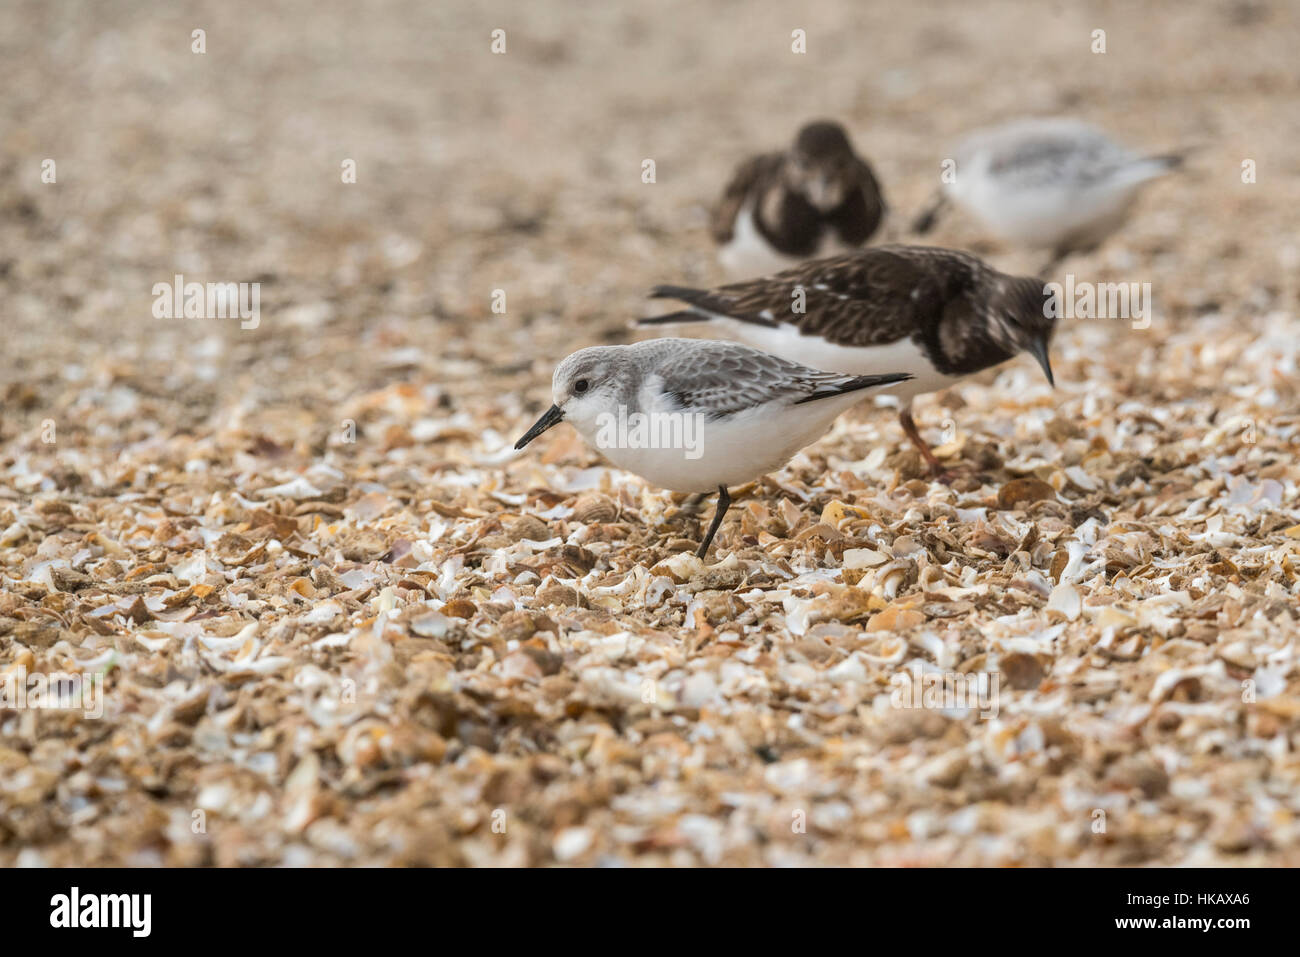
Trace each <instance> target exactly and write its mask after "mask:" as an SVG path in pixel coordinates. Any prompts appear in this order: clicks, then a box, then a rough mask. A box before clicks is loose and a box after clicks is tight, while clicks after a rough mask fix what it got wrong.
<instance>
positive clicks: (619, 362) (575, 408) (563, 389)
mask: <svg viewBox="0 0 1300 957" xmlns="http://www.w3.org/2000/svg"><path fill="white" fill-rule="evenodd" d="M625 348H626V346H593V347H592V348H590V349H581V350H579V351H578V352H575V353H573V355H571V356H569V357H568V358H566V359H565V360H564V361H563V362H561V363H560V364H559V365H558V366H556V367H555V375H554V376H553V377H552V379H551V396H552V398H553V400H554V402H555V404H554V405H552V406H551V407H550V408H549V409H547V410H546V411H545V412H543V413H542V417H541V418H540V419H538V420H537V421H536V422H535V423H534V424H533V427H532V428H531V429H529V430H528V431H527V432H525V433H524V435H523V437H522V438H520V440H519V441H518V442H516V443H515V448H516V449H522V448H523V447H524V446H525V445H527V444H528V443H529V442H531V441H532V440H533V439H535V438H537V437H538V436H539V435H541V434H542V433H543V432H545V431H546V430H547V429H549V428H551V427H552V426H554V425H558V424H559V423H560V422H562V421H564V420H566V419H567V420H568V421H569V422H571V423H572V424H573V426H574V427H575V428H576V429H577V430H578V431H579V432H582V433H583V434H586V433H587V432H588V431H592V430H594V429H595V427H596V424H597V419H598V417H599V416H600V415H601V414H602V413H607V412H610V411H611V410H616V409H617V408H618V404H619V402H620V401H626V399H625V398H622V397H624V396H625V387H626V383H625V382H624V381H623V380H622V378H621V377H620V370H621V369H622V367H623V364H624V361H625V359H624V357H623V353H622V350H623V349H625Z"/></svg>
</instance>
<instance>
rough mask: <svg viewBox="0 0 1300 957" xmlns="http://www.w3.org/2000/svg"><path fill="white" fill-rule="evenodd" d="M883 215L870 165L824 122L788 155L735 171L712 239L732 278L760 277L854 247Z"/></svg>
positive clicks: (805, 132)
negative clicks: (717, 245) (718, 247)
mask: <svg viewBox="0 0 1300 957" xmlns="http://www.w3.org/2000/svg"><path fill="white" fill-rule="evenodd" d="M884 214H885V201H884V198H883V197H882V196H881V195H880V185H879V184H878V183H877V182H876V177H875V176H874V175H873V174H872V172H871V167H870V166H868V165H867V163H866V162H865V161H864V160H862V159H860V158H859V157H858V156H857V155H856V154H855V153H854V152H853V147H852V146H851V145H850V144H849V138H848V136H847V135H845V132H844V129H843V127H841V126H840V125H839V124H838V123H830V122H824V121H823V122H817V123H809V124H808V125H807V126H805V127H804V128H803V129H801V130H800V131H799V135H798V136H797V137H795V141H794V144H793V145H792V146H791V148H790V149H789V150H788V151H786V152H784V153H765V154H763V155H761V156H754V157H752V158H750V159H749V160H746V161H745V162H744V163H742V164H741V165H740V166H739V167H737V169H736V172H735V173H734V175H733V176H732V179H731V182H730V183H729V184H728V185H727V189H726V192H724V193H723V196H722V200H721V202H720V203H719V204H718V207H717V209H716V210H715V211H714V214H713V238H714V239H715V240H717V242H718V244H719V245H720V246H721V249H719V251H718V261H719V262H720V263H721V264H722V266H723V268H724V269H726V270H727V272H728V273H730V274H731V275H733V276H737V277H739V276H760V275H763V274H765V273H769V272H775V271H776V270H778V269H785V268H787V267H789V266H792V265H794V264H795V263H797V262H800V261H802V260H804V259H811V258H815V257H818V256H828V255H831V254H833V253H836V252H844V251H847V250H850V249H856V248H857V247H859V246H861V245H862V244H863V243H865V242H866V241H867V240H868V239H870V238H871V235H872V234H873V233H874V232H875V231H876V229H877V228H878V227H879V226H880V221H881V219H882V218H883V217H884Z"/></svg>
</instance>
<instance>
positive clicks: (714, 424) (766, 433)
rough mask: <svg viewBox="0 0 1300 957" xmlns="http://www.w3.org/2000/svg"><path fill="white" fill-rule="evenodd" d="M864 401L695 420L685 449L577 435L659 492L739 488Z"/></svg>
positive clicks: (780, 406) (768, 407)
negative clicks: (667, 490) (694, 430)
mask: <svg viewBox="0 0 1300 957" xmlns="http://www.w3.org/2000/svg"><path fill="white" fill-rule="evenodd" d="M865 397H866V392H861V393H850V394H848V395H843V396H835V397H833V398H828V399H819V400H817V401H815V402H806V403H804V404H802V405H787V404H785V403H767V404H765V405H762V406H758V407H756V408H754V409H752V410H750V411H748V412H744V413H741V414H738V415H733V416H728V417H726V418H722V419H709V418H707V417H704V416H699V417H698V418H697V419H696V422H697V423H698V426H697V428H698V431H697V432H695V433H694V438H695V439H697V441H695V442H694V443H693V445H692V447H690V448H683V447H677V448H672V447H669V448H664V447H659V448H632V447H630V445H631V444H632V443H627V442H614V443H611V442H608V441H601V438H600V436H599V435H597V434H594V433H593V434H588V433H587V431H586V430H581V431H582V433H583V438H584V439H586V441H587V443H588V444H589V445H591V446H592V447H593V448H596V449H597V450H598V451H599V452H600V453H601V454H602V455H604V456H605V458H606V459H608V460H609V461H610V462H611V463H612V464H614V465H616V466H618V467H619V468H621V469H625V470H627V471H629V472H632V473H634V474H636V475H639V476H641V477H642V478H644V479H645V480H646V481H648V482H650V483H652V484H654V485H657V486H659V487H660V488H666V489H671V490H672V491H675V492H708V491H713V490H715V489H717V487H718V486H719V485H725V486H728V487H731V486H736V485H743V484H744V483H746V482H749V481H752V480H754V479H756V478H758V477H759V476H762V475H766V474H767V473H768V472H773V471H776V470H777V469H779V468H781V467H782V466H783V465H785V464H786V462H788V461H789V460H790V458H791V456H793V455H794V454H795V453H796V452H798V451H799V450H800V449H802V448H804V447H805V446H808V445H811V444H812V443H813V442H816V441H817V440H818V439H819V438H821V437H822V436H823V435H824V434H825V433H826V430H827V429H829V428H830V426H831V423H832V422H834V421H835V417H836V416H837V415H839V414H840V413H841V412H843V411H844V410H845V409H847V408H849V407H850V406H852V405H853V404H855V403H856V402H857V401H858V400H859V399H860V398H865ZM665 411H666V410H665ZM574 424H575V426H576V425H577V423H574ZM682 434H688V433H685V432H683V433H682Z"/></svg>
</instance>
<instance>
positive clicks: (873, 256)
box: [636, 246, 1060, 475]
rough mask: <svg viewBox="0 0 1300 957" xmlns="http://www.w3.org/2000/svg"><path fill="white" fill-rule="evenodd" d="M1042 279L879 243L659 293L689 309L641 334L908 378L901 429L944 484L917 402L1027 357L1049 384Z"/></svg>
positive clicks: (1051, 312)
mask: <svg viewBox="0 0 1300 957" xmlns="http://www.w3.org/2000/svg"><path fill="white" fill-rule="evenodd" d="M1052 295H1053V294H1052V292H1051V291H1050V290H1048V289H1047V288H1045V286H1044V284H1043V281H1042V280H1041V279H1032V278H1029V277H1016V276H1008V275H1006V274H1004V273H1000V272H998V271H997V270H996V269H994V268H992V267H991V266H989V265H987V264H986V263H984V262H983V261H982V260H980V259H979V258H978V257H976V256H972V255H970V254H969V253H964V252H958V251H955V250H950V249H936V248H933V247H929V246H876V247H873V248H870V249H863V250H860V251H858V252H856V253H850V254H847V255H844V256H836V257H832V258H830V259H818V260H814V261H812V262H807V263H804V264H802V265H800V266H796V267H795V268H793V269H787V270H786V271H785V272H781V273H777V274H776V275H775V276H769V277H767V278H764V279H751V280H748V281H745V282H737V283H732V284H730V285H726V286H720V287H718V288H717V289H712V290H702V289H688V288H685V287H682V286H656V287H655V288H654V290H652V291H651V293H650V296H651V298H660V299H678V300H680V301H682V302H684V303H686V304H687V308H686V309H684V310H682V311H680V312H674V313H669V314H668V315H663V316H654V317H651V318H648V319H640V320H638V321H637V323H636V324H637V325H638V326H657V325H663V324H677V323H700V322H705V323H708V324H709V326H710V328H714V329H720V330H723V331H725V332H726V333H727V334H728V335H730V336H732V337H734V338H736V339H739V340H741V341H742V342H745V343H747V344H749V345H751V346H754V347H755V348H758V349H763V350H764V351H766V352H771V353H774V354H776V355H779V356H783V357H784V358H786V359H789V360H791V361H793V362H799V363H802V364H803V365H807V366H811V367H813V368H818V369H834V370H836V371H837V372H843V373H853V374H860V375H865V374H869V373H872V372H879V371H881V370H884V369H897V370H899V371H902V372H909V373H911V377H910V378H909V379H908V380H907V381H906V382H905V383H903V384H901V385H899V386H897V387H895V388H891V389H888V390H886V391H888V392H891V393H894V394H896V395H897V396H898V398H899V403H900V406H899V413H898V418H899V422H900V423H901V424H902V426H903V431H904V432H905V433H906V434H907V437H908V438H909V439H911V441H912V443H913V444H914V445H915V446H916V448H917V449H918V450H919V451H920V453H921V455H922V456H923V457H924V458H925V460H926V462H927V463H929V465H930V468H931V470H932V471H933V472H934V473H935V474H936V475H942V474H943V473H944V470H943V467H942V465H941V464H940V463H939V460H938V459H936V458H935V456H934V453H933V452H932V451H931V450H930V447H929V446H928V445H927V444H926V443H925V441H924V440H923V439H922V438H921V435H920V433H919V432H918V431H917V428H916V423H915V422H914V421H913V419H912V412H911V405H912V399H913V398H914V397H915V396H918V395H921V394H922V393H926V392H935V391H938V390H940V389H944V388H946V387H948V386H950V385H952V384H953V383H955V382H957V381H958V380H959V379H961V378H962V377H964V376H968V375H971V374H973V373H976V372H979V371H981V370H983V369H987V368H990V367H991V366H995V365H998V364H999V363H1002V362H1006V361H1007V360H1008V359H1011V358H1013V357H1014V356H1016V355H1017V354H1018V353H1020V352H1028V353H1029V354H1030V355H1032V356H1033V357H1034V358H1035V359H1037V360H1038V363H1039V365H1041V366H1042V368H1043V372H1044V373H1045V374H1046V375H1047V380H1048V382H1052V381H1053V380H1052V367H1051V364H1050V362H1049V361H1048V354H1047V350H1048V345H1049V343H1050V342H1051V337H1052V332H1053V329H1054V328H1055V325H1056V316H1058V315H1060V309H1059V304H1058V308H1054V309H1053V308H1049V307H1048V305H1047V303H1048V301H1049V300H1050V299H1051V298H1052Z"/></svg>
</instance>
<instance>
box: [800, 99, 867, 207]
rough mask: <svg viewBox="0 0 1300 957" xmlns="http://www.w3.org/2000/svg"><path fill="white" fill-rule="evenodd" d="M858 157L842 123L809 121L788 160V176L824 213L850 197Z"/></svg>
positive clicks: (809, 200) (801, 131)
mask: <svg viewBox="0 0 1300 957" xmlns="http://www.w3.org/2000/svg"><path fill="white" fill-rule="evenodd" d="M856 162H857V158H856V157H855V156H854V155H853V147H852V146H851V145H850V144H849V138H848V136H847V135H846V134H845V132H844V127H842V126H840V125H839V124H838V123H831V122H829V121H824V120H822V121H818V122H816V123H809V124H808V125H807V126H805V127H804V128H803V129H801V130H800V131H799V135H798V136H796V137H795V140H794V146H793V147H792V148H791V150H790V152H789V154H788V158H787V161H786V178H787V182H788V183H789V184H790V186H791V187H793V188H794V189H797V190H798V191H799V192H801V193H803V195H804V196H806V197H807V198H808V202H810V203H812V204H813V205H814V206H816V207H817V208H818V209H820V210H822V211H823V212H826V211H829V210H832V209H835V208H836V207H837V206H839V205H840V204H841V203H843V202H844V200H845V198H846V197H847V196H848V192H849V187H850V185H851V184H852V182H853V168H854V164H855V163H856Z"/></svg>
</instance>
